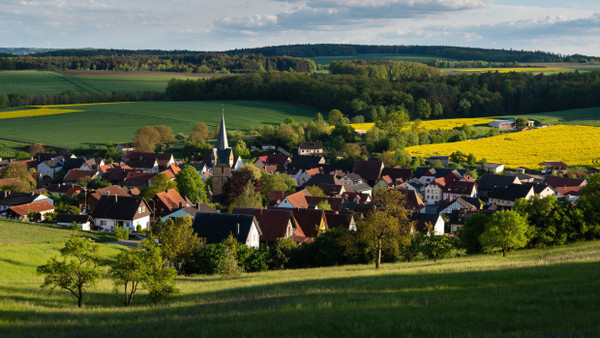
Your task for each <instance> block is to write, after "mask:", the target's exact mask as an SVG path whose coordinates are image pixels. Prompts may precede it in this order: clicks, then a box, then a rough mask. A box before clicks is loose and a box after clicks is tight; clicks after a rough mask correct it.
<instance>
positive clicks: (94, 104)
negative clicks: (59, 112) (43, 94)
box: [32, 102, 131, 108]
mask: <svg viewBox="0 0 600 338" xmlns="http://www.w3.org/2000/svg"><path fill="white" fill-rule="evenodd" d="M123 103H131V102H98V103H69V104H49V105H47V106H32V107H36V108H61V107H78V106H99V105H103V104H123Z"/></svg>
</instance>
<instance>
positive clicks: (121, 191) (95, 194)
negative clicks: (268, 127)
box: [90, 185, 130, 201]
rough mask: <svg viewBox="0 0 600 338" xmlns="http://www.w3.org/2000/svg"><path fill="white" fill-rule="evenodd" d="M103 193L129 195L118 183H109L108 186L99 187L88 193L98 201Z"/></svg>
mask: <svg viewBox="0 0 600 338" xmlns="http://www.w3.org/2000/svg"><path fill="white" fill-rule="evenodd" d="M104 195H110V196H115V195H116V196H130V195H129V193H128V192H127V190H125V189H123V188H121V187H119V186H118V185H111V186H109V187H105V188H100V189H97V190H96V191H94V192H92V193H91V194H90V196H92V197H94V198H96V199H97V200H98V201H99V200H100V198H101V197H102V196H104Z"/></svg>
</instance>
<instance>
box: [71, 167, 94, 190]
mask: <svg viewBox="0 0 600 338" xmlns="http://www.w3.org/2000/svg"><path fill="white" fill-rule="evenodd" d="M98 176H99V173H98V171H95V170H81V169H78V168H73V169H71V170H69V171H68V172H67V174H66V175H65V177H63V183H64V184H66V185H70V186H72V185H75V184H78V183H79V182H81V180H84V179H89V180H93V179H95V178H98Z"/></svg>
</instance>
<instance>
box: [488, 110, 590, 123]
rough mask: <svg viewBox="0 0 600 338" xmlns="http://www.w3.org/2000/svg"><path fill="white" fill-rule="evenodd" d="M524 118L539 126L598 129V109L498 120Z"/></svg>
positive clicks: (528, 115) (562, 111) (564, 111)
mask: <svg viewBox="0 0 600 338" xmlns="http://www.w3.org/2000/svg"><path fill="white" fill-rule="evenodd" d="M515 117H524V118H526V119H530V120H535V121H538V122H540V123H541V124H568V125H579V126H593V127H600V107H594V108H582V109H571V110H561V111H555V112H547V113H538V114H527V115H518V116H514V115H505V116H499V117H498V118H499V119H501V118H511V119H512V118H515Z"/></svg>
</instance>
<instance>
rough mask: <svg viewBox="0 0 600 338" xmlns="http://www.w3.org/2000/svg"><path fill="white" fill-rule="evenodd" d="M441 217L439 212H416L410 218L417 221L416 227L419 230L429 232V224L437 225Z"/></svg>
mask: <svg viewBox="0 0 600 338" xmlns="http://www.w3.org/2000/svg"><path fill="white" fill-rule="evenodd" d="M440 217H441V216H440V215H439V214H422V213H416V212H415V213H413V214H412V215H410V220H411V221H415V229H416V230H417V231H419V232H422V233H427V231H428V230H429V229H428V225H429V224H431V225H432V226H433V225H435V223H437V221H438V219H439V218H440Z"/></svg>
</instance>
